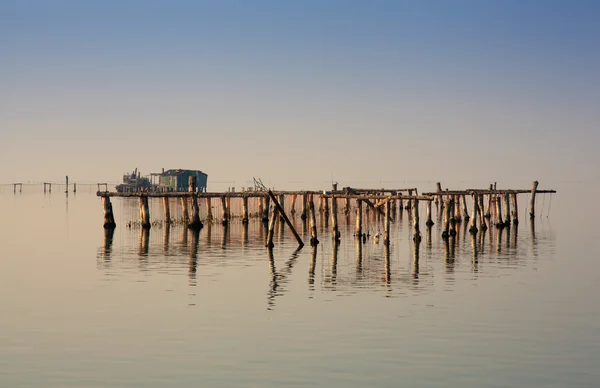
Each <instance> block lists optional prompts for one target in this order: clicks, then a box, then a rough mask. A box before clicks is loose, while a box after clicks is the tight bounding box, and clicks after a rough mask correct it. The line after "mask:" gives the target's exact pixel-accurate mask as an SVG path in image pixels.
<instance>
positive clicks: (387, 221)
mask: <svg viewBox="0 0 600 388" xmlns="http://www.w3.org/2000/svg"><path fill="white" fill-rule="evenodd" d="M384 225H385V227H384V230H383V243H384V244H385V245H390V201H386V203H385V223H384Z"/></svg>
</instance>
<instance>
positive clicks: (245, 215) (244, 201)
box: [242, 197, 248, 225]
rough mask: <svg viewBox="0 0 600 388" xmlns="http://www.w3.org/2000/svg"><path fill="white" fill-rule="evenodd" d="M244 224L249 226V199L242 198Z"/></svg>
mask: <svg viewBox="0 0 600 388" xmlns="http://www.w3.org/2000/svg"><path fill="white" fill-rule="evenodd" d="M242 224H244V225H247V224H248V197H243V198H242Z"/></svg>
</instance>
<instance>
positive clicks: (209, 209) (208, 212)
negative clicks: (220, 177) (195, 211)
mask: <svg viewBox="0 0 600 388" xmlns="http://www.w3.org/2000/svg"><path fill="white" fill-rule="evenodd" d="M211 202H212V200H211V198H210V197H206V220H207V221H209V222H210V221H212V219H213V214H212V203H211Z"/></svg>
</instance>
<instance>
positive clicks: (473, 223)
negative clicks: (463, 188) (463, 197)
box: [469, 193, 479, 234]
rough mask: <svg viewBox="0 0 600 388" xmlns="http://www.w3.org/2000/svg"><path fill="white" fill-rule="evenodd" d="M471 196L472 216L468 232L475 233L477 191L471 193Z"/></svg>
mask: <svg viewBox="0 0 600 388" xmlns="http://www.w3.org/2000/svg"><path fill="white" fill-rule="evenodd" d="M471 195H472V196H473V218H471V227H470V228H469V232H470V233H472V234H475V233H477V231H478V230H477V217H478V215H479V214H478V213H479V195H478V194H477V193H473V194H471Z"/></svg>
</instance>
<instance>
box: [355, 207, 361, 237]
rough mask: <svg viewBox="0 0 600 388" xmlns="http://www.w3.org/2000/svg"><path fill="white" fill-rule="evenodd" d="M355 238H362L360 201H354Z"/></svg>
mask: <svg viewBox="0 0 600 388" xmlns="http://www.w3.org/2000/svg"><path fill="white" fill-rule="evenodd" d="M355 236H356V238H357V239H359V240H360V239H361V237H362V201H361V200H360V199H357V200H356V231H355Z"/></svg>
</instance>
